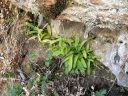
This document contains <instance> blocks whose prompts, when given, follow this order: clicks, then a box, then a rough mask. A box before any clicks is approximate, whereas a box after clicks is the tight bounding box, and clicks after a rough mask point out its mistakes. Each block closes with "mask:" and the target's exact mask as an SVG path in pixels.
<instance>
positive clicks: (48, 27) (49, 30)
mask: <svg viewBox="0 0 128 96" xmlns="http://www.w3.org/2000/svg"><path fill="white" fill-rule="evenodd" d="M47 30H48V33H49V35H52V30H51V27H50V25H49V24H48V25H47Z"/></svg>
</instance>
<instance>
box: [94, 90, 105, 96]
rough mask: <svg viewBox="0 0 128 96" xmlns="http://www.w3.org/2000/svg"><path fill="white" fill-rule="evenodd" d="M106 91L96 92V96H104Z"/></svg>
mask: <svg viewBox="0 0 128 96" xmlns="http://www.w3.org/2000/svg"><path fill="white" fill-rule="evenodd" d="M106 94H107V91H106V89H101V90H99V91H96V96H106Z"/></svg>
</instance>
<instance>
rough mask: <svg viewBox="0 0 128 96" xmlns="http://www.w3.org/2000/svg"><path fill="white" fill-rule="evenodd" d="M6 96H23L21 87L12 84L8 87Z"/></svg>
mask: <svg viewBox="0 0 128 96" xmlns="http://www.w3.org/2000/svg"><path fill="white" fill-rule="evenodd" d="M7 96H24V95H23V93H22V86H21V85H20V84H19V83H14V84H13V85H9V86H8V90H7Z"/></svg>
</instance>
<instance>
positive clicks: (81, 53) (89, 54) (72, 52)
mask: <svg viewBox="0 0 128 96" xmlns="http://www.w3.org/2000/svg"><path fill="white" fill-rule="evenodd" d="M27 26H28V31H27V35H29V36H31V37H32V38H33V37H34V38H38V40H39V41H40V42H41V43H44V44H49V48H48V51H47V55H46V58H45V65H46V66H47V67H48V66H49V64H50V62H51V60H52V58H53V57H58V56H59V57H61V58H63V61H62V64H64V66H65V72H66V73H67V74H68V73H70V72H75V73H76V72H78V71H80V72H81V73H82V74H83V75H85V74H88V75H89V74H90V73H91V66H92V65H93V64H94V62H95V61H96V59H97V57H96V56H95V55H94V52H93V50H92V49H91V47H90V46H89V43H88V42H89V41H90V40H91V38H92V37H90V38H85V39H84V40H83V41H81V40H80V39H79V37H71V38H65V37H62V36H51V28H50V26H49V25H48V24H46V25H45V26H44V27H43V29H40V28H38V27H36V26H35V25H33V24H31V23H27ZM45 29H46V30H45ZM45 31H46V32H45Z"/></svg>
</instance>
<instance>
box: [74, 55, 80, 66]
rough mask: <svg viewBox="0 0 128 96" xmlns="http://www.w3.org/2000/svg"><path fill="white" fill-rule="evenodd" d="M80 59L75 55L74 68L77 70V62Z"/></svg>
mask: <svg viewBox="0 0 128 96" xmlns="http://www.w3.org/2000/svg"><path fill="white" fill-rule="evenodd" d="M78 58H79V55H74V60H73V61H74V63H73V68H76V65H77V60H78Z"/></svg>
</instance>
